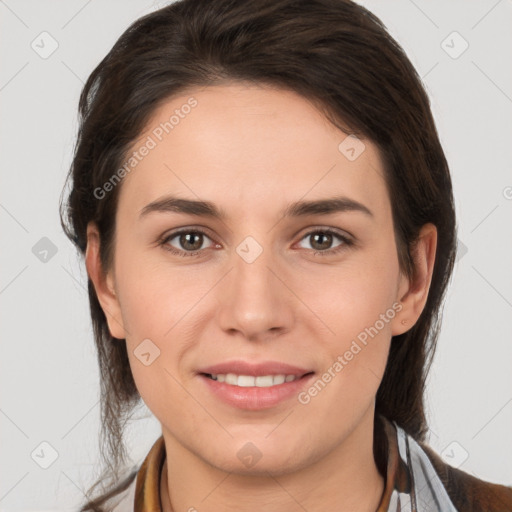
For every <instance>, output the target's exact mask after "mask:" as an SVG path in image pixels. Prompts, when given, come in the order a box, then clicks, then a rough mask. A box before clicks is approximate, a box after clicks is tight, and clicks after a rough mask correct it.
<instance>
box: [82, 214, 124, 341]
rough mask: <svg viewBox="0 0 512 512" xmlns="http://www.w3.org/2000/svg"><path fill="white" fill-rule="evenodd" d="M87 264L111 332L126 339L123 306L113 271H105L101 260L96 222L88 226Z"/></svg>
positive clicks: (116, 336)
mask: <svg viewBox="0 0 512 512" xmlns="http://www.w3.org/2000/svg"><path fill="white" fill-rule="evenodd" d="M85 265H86V268H87V274H88V275H89V278H90V279H91V281H92V283H93V285H94V289H95V291H96V296H97V297H98V301H99V303H100V305H101V309H103V312H104V313H105V316H106V318H107V323H108V328H109V331H110V334H111V335H112V336H113V337H114V338H119V339H125V338H126V333H125V328H124V324H123V319H122V315H121V307H120V304H119V300H118V297H117V295H116V292H115V286H114V285H115V283H114V279H113V275H112V273H111V272H109V273H105V272H104V269H103V268H102V265H101V260H100V235H99V232H98V228H97V226H96V225H95V224H94V222H90V223H89V224H88V226H87V247H86V251H85Z"/></svg>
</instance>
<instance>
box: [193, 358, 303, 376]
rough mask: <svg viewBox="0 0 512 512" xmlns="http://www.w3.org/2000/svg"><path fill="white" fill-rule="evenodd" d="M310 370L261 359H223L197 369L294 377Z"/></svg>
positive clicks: (212, 371)
mask: <svg viewBox="0 0 512 512" xmlns="http://www.w3.org/2000/svg"><path fill="white" fill-rule="evenodd" d="M312 372H313V370H307V369H305V368H300V367H299V366H293V365H290V364H287V363H281V362H279V361H263V362H261V363H256V364H255V363H248V362H246V361H240V360H237V361H225V362H223V363H219V364H215V365H212V366H205V367H203V368H201V369H199V370H198V373H206V374H209V375H218V374H221V375H225V374H228V373H234V374H236V375H251V376H253V377H258V376H262V375H295V376H296V377H302V376H304V375H306V374H307V373H312Z"/></svg>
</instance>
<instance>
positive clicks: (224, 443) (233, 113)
mask: <svg viewBox="0 0 512 512" xmlns="http://www.w3.org/2000/svg"><path fill="white" fill-rule="evenodd" d="M80 113H81V125H80V132H79V138H78V144H77V147H76V151H75V155H74V160H73V164H72V169H71V171H70V178H71V180H72V187H71V191H70V194H69V198H68V201H67V203H66V205H65V210H64V211H63V227H64V229H65V230H66V233H67V235H68V236H69V237H70V238H71V239H72V240H73V241H74V243H75V244H76V245H77V247H78V248H79V250H80V252H81V253H82V254H83V255H84V257H85V263H86V266H87V271H88V275H89V278H90V279H89V297H90V305H91V316H92V320H93V326H94V333H95V341H96V345H97V348H98V355H99V364H100V370H101V378H102V419H103V424H104V429H105V430H104V437H105V439H104V445H105V447H106V448H105V451H104V453H103V456H104V457H105V461H106V462H108V464H109V465H110V466H112V467H113V470H112V471H111V472H106V474H105V475H102V478H101V479H100V480H99V481H98V483H97V484H96V486H95V487H97V486H98V485H100V484H102V485H103V491H104V492H103V495H102V496H99V497H96V498H95V499H93V498H92V496H93V491H94V489H95V487H93V488H92V489H91V490H90V492H89V494H88V497H89V502H88V503H87V504H85V505H84V506H83V508H82V510H83V511H86V510H116V511H118V512H120V511H125V510H130V511H131V510H135V511H149V510H151V511H154V510H161V511H164V512H167V511H172V510H174V511H179V510H189V511H193V510H198V511H219V510H232V509H236V510H247V511H249V510H258V511H291V510H308V511H309V512H313V511H317V510H338V511H375V510H377V511H379V512H382V511H395V510H400V511H406V510H413V511H427V510H428V511H430V510H442V511H443V512H444V511H454V510H457V511H464V510H493V511H498V510H509V509H512V489H510V488H508V487H505V486H500V485H495V484H491V483H487V482H483V481H481V480H478V479H476V478H474V477H472V476H470V475H468V474H466V473H464V472H462V471H459V470H456V469H454V468H451V467H450V466H448V465H445V464H444V463H443V462H442V460H441V459H440V458H439V456H438V455H436V454H435V453H434V452H433V451H432V450H431V449H430V448H429V447H428V446H426V445H425V444H424V441H425V434H426V431H427V424H426V419H425V412H424V406H423V392H424V384H425V378H426V374H427V371H428V367H429V364H430V361H431V358H432V355H433V351H434V348H435V342H436V338H437V334H438V332H439V328H440V322H439V318H440V312H441V307H442V301H443V297H444V293H445V290H446V287H447V284H448V282H449V279H450V276H451V272H452V269H453V264H454V258H455V243H456V223H455V213H454V207H453V196H452V186H451V179H450V174H449V169H448V165H447V162H446V159H445V156H444V153H443V150H442V148H441V145H440V142H439V139H438V136H437V132H436V128H435V125H434V121H433V118H432V114H431V112H430V106H429V101H428V97H427V95H426V93H425V91H424V89H423V87H422V85H421V82H420V80H419V78H418V76H417V74H416V72H415V70H414V68H413V66H412V65H411V63H410V62H409V60H408V59H407V57H406V56H405V54H404V52H403V51H402V49H401V48H400V47H399V46H398V44H397V43H396V42H395V41H394V40H393V39H392V38H391V37H390V35H389V34H388V33H387V31H386V29H385V27H384V26H383V25H382V23H381V22H380V20H378V19H377V18H376V17H375V16H374V15H373V14H371V13H370V12H368V11H367V10H366V9H364V8H363V7H361V6H359V5H357V4H355V3H352V2H349V1H342V0H316V1H305V0H304V1H293V0H278V1H274V0H272V1H270V0H265V1H263V0H259V1H258V2H244V1H233V0H217V1H215V2H208V1H206V0H194V1H192V0H183V1H179V2H176V3H173V4H171V5H170V6H168V7H165V8H163V9H161V10H159V11H156V12H154V13H152V14H149V15H147V16H145V17H143V18H141V19H140V20H138V21H136V22H135V23H134V24H133V25H132V26H131V27H130V28H129V29H128V30H127V31H126V32H125V33H124V34H123V35H122V36H121V38H120V39H119V41H118V42H117V43H116V44H115V46H114V47H113V49H112V50H111V52H110V53H109V54H108V55H107V56H106V57H105V59H104V60H103V61H102V62H101V63H100V64H99V65H98V67H97V68H96V69H95V70H94V72H93V73H92V74H91V76H90V77H89V79H88V81H87V83H86V85H85V87H84V90H83V92H82V95H81V98H80ZM140 399H142V400H143V401H144V402H145V403H146V404H147V406H148V407H149V409H150V410H151V411H152V413H153V414H155V416H156V418H157V419H158V420H159V422H160V423H161V426H162V436H161V437H160V438H159V439H158V440H157V441H156V442H155V444H154V446H153V447H152V449H151V451H150V452H149V453H148V455H147V457H146V459H145V460H144V462H143V464H141V465H140V466H139V467H137V468H135V470H134V471H132V473H131V474H129V475H128V476H127V477H122V476H121V475H122V470H123V464H124V460H125V452H124V446H123V443H122V429H123V425H124V423H125V421H126V419H127V417H129V414H130V412H131V411H132V410H133V407H134V406H135V405H136V404H137V403H138V402H139V400H140Z"/></svg>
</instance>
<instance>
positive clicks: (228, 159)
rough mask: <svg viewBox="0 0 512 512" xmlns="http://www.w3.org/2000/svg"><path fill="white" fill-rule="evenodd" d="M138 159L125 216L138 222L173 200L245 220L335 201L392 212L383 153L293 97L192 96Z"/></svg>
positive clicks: (242, 91) (224, 88)
mask: <svg viewBox="0 0 512 512" xmlns="http://www.w3.org/2000/svg"><path fill="white" fill-rule="evenodd" d="M144 147H146V148H147V149H146V150H143V148H144ZM347 149H348V152H347ZM132 151H135V152H136V153H138V158H137V160H136V161H132V163H133V164H134V165H133V166H132V167H131V170H130V172H129V173H127V175H126V177H125V178H124V180H123V185H122V191H121V198H120V208H121V203H123V204H124V205H125V206H126V205H130V206H131V208H132V209H137V212H138V213H140V210H141V209H142V208H143V207H144V206H145V205H146V204H148V203H149V202H151V201H154V200H155V199H158V198H159V197H162V196H165V195H166V194H173V195H180V196H182V197H187V198H195V199H197V198H201V199H206V200H209V201H213V202H215V203H216V204H219V205H220V206H221V207H222V209H223V210H224V211H226V212H228V213H229V212H230V205H232V206H233V207H236V214H237V215H241V214H242V213H244V212H247V213H248V212H257V211H259V212H260V214H261V215H267V214H270V213H272V212H270V211H269V209H268V205H269V204H276V208H278V206H277V205H279V209H282V208H281V207H282V204H284V203H290V202H294V201H297V200H298V199H300V198H304V199H308V200H314V199H317V198H325V197H331V196H333V195H344V196H349V197H350V198H351V199H353V200H356V201H359V202H361V203H363V204H366V205H371V209H372V211H373V210H377V211H379V210H381V211H382V213H385V212H386V211H387V210H388V209H389V200H388V198H387V191H386V186H385V182H384V178H383V176H384V172H383V169H382V164H381V160H380V155H379V153H378V150H377V148H376V146H375V145H374V144H373V143H371V142H370V141H368V140H365V139H363V140H361V141H358V140H357V139H353V138H350V137H349V138H347V134H345V133H343V132H342V131H341V130H339V129H338V128H336V127H335V126H333V125H332V124H331V123H330V122H329V121H328V120H327V119H326V118H325V117H324V116H323V114H322V113H321V112H319V111H318V110H317V109H316V108H315V107H314V106H313V105H312V104H311V103H310V102H309V101H308V100H307V99H305V98H303V97H302V96H300V95H298V94H297V93H295V92H292V91H288V90H282V89H273V88H270V87H266V86H256V85H253V84H251V85H247V84H235V83H232V84H226V85H216V86H208V87H203V88H196V89H190V90H188V91H187V92H185V93H181V94H180V95H178V96H175V97H173V98H171V99H169V100H167V101H165V102H164V103H163V104H162V105H160V107H159V108H158V109H157V110H156V111H155V112H154V113H153V115H152V117H151V119H150V121H149V122H148V123H147V126H146V128H145V129H144V131H143V133H142V134H141V136H140V137H139V138H138V140H137V141H136V142H135V143H134V144H133V147H132ZM141 153H144V156H141ZM130 154H132V153H130ZM129 156H130V155H128V157H129ZM354 156H355V157H356V158H354ZM132 158H133V157H132ZM276 211H277V210H276Z"/></svg>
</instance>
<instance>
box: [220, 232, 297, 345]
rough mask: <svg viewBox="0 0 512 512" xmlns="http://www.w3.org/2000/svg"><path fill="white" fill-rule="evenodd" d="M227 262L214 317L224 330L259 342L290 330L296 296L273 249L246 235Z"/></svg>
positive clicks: (295, 305)
mask: <svg viewBox="0 0 512 512" xmlns="http://www.w3.org/2000/svg"><path fill="white" fill-rule="evenodd" d="M230 263H231V265H230V268H231V270H230V272H229V273H228V275H227V276H226V278H225V279H224V280H223V281H224V283H223V285H221V286H220V287H219V289H218V291H217V294H218V304H219V305H220V307H219V309H218V311H217V318H218V322H219V324H220V327H221V328H222V329H223V331H224V332H227V333H229V334H230V335H236V333H238V334H239V335H240V336H241V337H243V338H245V339H247V340H248V341H258V340H266V339H269V338H273V337H275V336H276V335H277V334H279V333H284V332H288V331H289V330H291V328H292V325H293V322H294V318H295V315H294V311H295V308H296V307H297V299H296V298H294V294H293V292H292V291H291V290H292V289H293V285H292V283H291V282H287V281H290V277H289V276H288V274H287V273H286V271H285V270H283V268H282V266H280V265H278V264H277V261H276V259H275V258H274V257H273V253H272V251H271V250H270V249H263V247H262V246H260V245H259V244H258V243H257V242H255V241H254V239H252V240H251V239H250V238H249V239H246V241H245V242H242V243H241V244H240V245H239V246H238V247H237V250H236V251H233V257H232V259H231V261H230Z"/></svg>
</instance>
